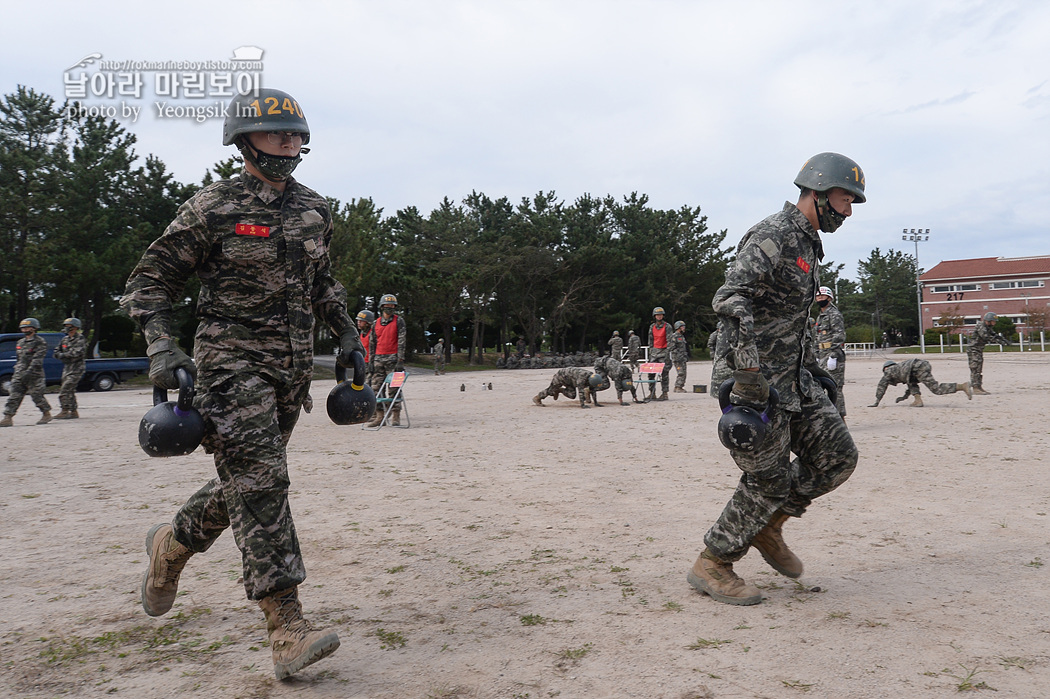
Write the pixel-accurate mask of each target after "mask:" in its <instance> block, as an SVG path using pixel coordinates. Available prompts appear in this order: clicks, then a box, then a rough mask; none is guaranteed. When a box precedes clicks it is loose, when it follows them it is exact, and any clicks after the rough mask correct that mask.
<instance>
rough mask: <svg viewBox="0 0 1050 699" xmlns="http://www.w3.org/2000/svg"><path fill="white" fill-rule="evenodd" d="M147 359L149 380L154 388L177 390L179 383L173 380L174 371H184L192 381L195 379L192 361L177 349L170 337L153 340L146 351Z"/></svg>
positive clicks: (195, 369) (195, 371)
mask: <svg viewBox="0 0 1050 699" xmlns="http://www.w3.org/2000/svg"><path fill="white" fill-rule="evenodd" d="M146 356H147V357H149V380H150V381H152V382H153V385H154V386H159V387H160V388H165V389H172V390H175V389H178V387H179V381H178V379H176V378H175V370H176V369H185V370H186V371H188V372H189V373H190V376H192V377H193V378H194V379H196V378H197V367H196V366H195V365H194V363H193V360H192V359H190V358H189V356H188V355H187V354H186V353H185V352H183V351H182V350H181V349H179V346H178V345H177V344H176V343H175V341H174V340H172V339H171V338H170V337H162V338H160V339H159V340H154V341H153V342H152V343H150V346H149V347H148V348H147V349H146Z"/></svg>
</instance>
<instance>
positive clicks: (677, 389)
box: [674, 386, 685, 393]
mask: <svg viewBox="0 0 1050 699" xmlns="http://www.w3.org/2000/svg"><path fill="white" fill-rule="evenodd" d="M674 392H675V393H685V389H684V388H682V387H681V386H675V387H674Z"/></svg>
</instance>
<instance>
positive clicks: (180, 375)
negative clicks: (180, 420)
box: [153, 367, 197, 417]
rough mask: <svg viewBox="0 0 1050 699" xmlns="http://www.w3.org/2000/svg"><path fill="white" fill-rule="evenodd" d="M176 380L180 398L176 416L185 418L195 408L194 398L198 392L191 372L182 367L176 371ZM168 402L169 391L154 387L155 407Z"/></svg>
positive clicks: (177, 402)
mask: <svg viewBox="0 0 1050 699" xmlns="http://www.w3.org/2000/svg"><path fill="white" fill-rule="evenodd" d="M175 379H176V380H177V381H178V382H179V398H178V400H177V401H176V402H175V414H176V415H179V416H180V417H185V416H186V414H187V413H189V411H190V410H191V409H192V408H193V397H194V395H196V393H197V392H196V390H194V388H193V377H192V376H190V372H188V371H187V370H186V369H183V368H182V367H179V368H178V369H176V370H175ZM167 402H168V390H167V389H165V388H161V387H160V386H154V387H153V405H160V404H161V403H167Z"/></svg>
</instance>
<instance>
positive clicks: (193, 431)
mask: <svg viewBox="0 0 1050 699" xmlns="http://www.w3.org/2000/svg"><path fill="white" fill-rule="evenodd" d="M175 378H176V379H178V382H179V399H178V400H177V401H169V400H168V392H167V391H166V390H165V389H163V388H160V387H159V386H154V387H153V407H152V408H150V409H149V412H147V413H146V414H145V415H143V416H142V420H141V421H140V422H139V446H141V447H142V451H144V452H146V453H147V454H149V455H150V456H182V455H184V454H189V453H191V452H192V451H193V450H194V449H196V448H197V447H199V446H200V443H201V440H202V439H203V438H204V418H203V417H201V414H200V413H199V412H197V409H196V408H194V407H193V396H194V393H195V391H194V389H193V377H192V376H190V372H188V371H186V370H185V369H176V370H175Z"/></svg>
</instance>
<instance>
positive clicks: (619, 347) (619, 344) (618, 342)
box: [608, 330, 623, 361]
mask: <svg viewBox="0 0 1050 699" xmlns="http://www.w3.org/2000/svg"><path fill="white" fill-rule="evenodd" d="M608 345H609V355H610V356H612V358H613V359H615V360H616V361H620V360H621V359H623V338H622V337H620V331H619V330H613V334H612V337H610V338H609V342H608Z"/></svg>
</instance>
